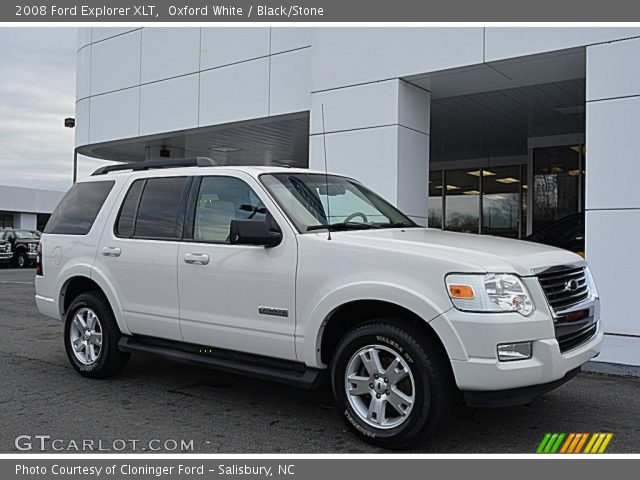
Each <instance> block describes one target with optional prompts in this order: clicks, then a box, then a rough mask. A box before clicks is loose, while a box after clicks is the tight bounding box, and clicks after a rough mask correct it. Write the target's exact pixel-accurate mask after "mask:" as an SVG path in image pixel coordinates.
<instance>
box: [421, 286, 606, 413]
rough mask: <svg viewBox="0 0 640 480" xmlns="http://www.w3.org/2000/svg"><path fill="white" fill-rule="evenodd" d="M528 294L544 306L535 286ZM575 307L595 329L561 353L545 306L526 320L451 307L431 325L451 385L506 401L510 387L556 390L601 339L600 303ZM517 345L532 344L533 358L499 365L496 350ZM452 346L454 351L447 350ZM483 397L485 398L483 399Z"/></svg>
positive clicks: (593, 352) (593, 353)
mask: <svg viewBox="0 0 640 480" xmlns="http://www.w3.org/2000/svg"><path fill="white" fill-rule="evenodd" d="M529 291H530V292H531V294H532V296H533V297H534V302H535V304H536V305H546V301H545V298H544V297H543V295H544V294H543V293H542V292H541V291H539V290H538V289H536V288H534V287H533V286H531V288H529ZM577 309H589V312H590V318H592V323H594V324H596V325H597V327H596V332H595V334H594V335H593V336H591V337H590V338H588V339H586V340H585V341H583V342H582V343H580V344H578V345H576V346H574V347H572V348H570V349H567V350H566V351H563V352H561V350H560V345H559V343H558V340H557V338H556V329H555V327H554V316H553V314H552V312H551V310H550V309H549V308H548V307H546V308H542V307H538V308H537V309H536V311H534V313H533V314H532V315H530V316H529V317H523V316H522V315H520V314H517V313H500V314H493V315H492V314H485V313H469V312H461V311H458V310H455V309H451V310H449V311H447V312H445V313H443V314H442V315H440V316H439V317H437V318H436V319H434V320H433V321H432V322H431V325H432V326H433V327H434V329H435V330H436V332H437V333H438V335H439V336H440V338H444V339H445V340H446V341H445V342H444V343H445V345H446V346H447V347H448V348H447V351H448V353H449V357H450V359H451V366H452V369H453V373H454V376H455V381H456V384H457V386H458V388H459V389H460V390H461V391H463V392H494V393H495V394H496V395H498V394H499V392H502V393H503V394H504V395H503V396H504V397H505V398H506V397H508V396H509V394H510V393H514V391H513V390H514V389H521V388H527V387H532V388H531V390H532V391H535V390H536V388H533V387H539V388H537V390H541V392H540V393H543V390H544V391H548V390H549V388H547V389H546V390H545V388H546V387H551V388H555V387H557V386H559V385H560V384H561V383H563V382H562V381H561V380H563V379H565V377H566V376H567V375H568V374H569V372H572V371H574V370H576V369H579V368H580V366H582V365H583V364H584V363H586V362H588V361H589V360H591V359H592V358H593V357H595V356H597V355H598V354H599V353H600V350H601V348H602V342H603V339H604V330H603V326H602V322H601V321H600V300H599V299H598V298H596V297H593V298H589V299H588V301H585V302H584V303H581V304H580V305H578V306H577ZM453 340H455V342H454V341H453ZM515 342H531V345H532V355H531V358H529V359H526V360H517V361H509V362H504V361H499V360H498V356H497V346H498V345H499V344H504V343H515ZM451 345H455V347H454V348H451V347H450V346H451ZM576 371H577V370H576ZM568 379H569V378H566V380H568ZM566 380H565V381H566ZM515 393H518V392H515ZM520 393H522V392H520ZM538 394H539V393H538ZM496 395H493V397H495V396H496ZM516 396H518V395H516ZM469 397H474V395H469ZM475 397H479V396H478V395H475ZM489 397H491V395H489ZM485 398H488V397H487V396H486V395H485ZM509 403H513V402H509ZM516 403H518V402H516ZM520 403H521V402H520ZM525 403H526V402H525Z"/></svg>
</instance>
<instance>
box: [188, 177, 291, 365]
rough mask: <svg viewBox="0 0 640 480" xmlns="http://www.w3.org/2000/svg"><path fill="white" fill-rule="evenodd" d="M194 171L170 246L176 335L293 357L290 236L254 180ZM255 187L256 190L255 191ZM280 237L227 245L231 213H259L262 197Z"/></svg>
mask: <svg viewBox="0 0 640 480" xmlns="http://www.w3.org/2000/svg"><path fill="white" fill-rule="evenodd" d="M254 181H255V180H253V179H252V178H251V177H248V178H246V179H242V178H238V177H234V176H225V175H211V176H202V177H196V179H195V180H194V187H193V191H192V195H191V202H190V206H189V207H188V208H189V211H188V214H187V225H186V234H185V239H184V240H183V241H182V242H181V244H180V247H179V251H178V288H179V297H180V327H181V331H182V337H183V339H184V341H186V342H189V343H194V344H198V345H206V346H213V347H219V348H225V349H230V350H239V351H244V352H251V353H255V354H258V355H266V356H271V357H277V358H283V359H288V360H295V359H296V355H295V342H294V332H295V274H296V262H297V242H296V239H295V236H294V234H293V232H292V231H291V229H290V228H289V226H288V225H287V224H285V223H286V222H284V220H283V219H282V217H280V216H279V213H277V212H275V209H274V208H273V205H270V204H269V203H267V202H263V200H262V199H261V198H260V195H259V194H258V193H256V192H257V191H260V192H261V188H260V186H259V185H255V187H256V188H252V187H251V186H250V184H249V182H254ZM261 193H262V192H261ZM265 204H267V205H270V206H269V208H270V210H271V211H272V212H273V213H274V214H275V220H276V222H277V223H278V224H279V226H280V228H281V230H282V233H283V239H282V242H281V243H280V244H279V245H277V246H276V247H271V248H265V247H263V246H254V245H231V244H230V243H229V231H230V224H231V220H234V219H254V220H263V219H264V218H265V215H266V205H265Z"/></svg>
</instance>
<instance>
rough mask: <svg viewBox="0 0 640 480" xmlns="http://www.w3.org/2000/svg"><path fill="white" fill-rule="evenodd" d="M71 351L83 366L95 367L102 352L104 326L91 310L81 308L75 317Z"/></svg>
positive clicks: (70, 331) (71, 334)
mask: <svg viewBox="0 0 640 480" xmlns="http://www.w3.org/2000/svg"><path fill="white" fill-rule="evenodd" d="M69 340H70V341H71V349H72V351H73V355H74V356H75V357H76V359H77V360H78V361H79V362H80V363H82V364H83V365H93V364H94V363H95V362H96V361H97V360H98V358H99V357H100V352H101V351H102V325H101V324H100V320H99V319H98V316H97V315H96V314H95V312H94V311H93V310H91V309H90V308H80V309H78V311H77V312H76V313H75V315H74V316H73V320H72V322H71V328H70V329H69Z"/></svg>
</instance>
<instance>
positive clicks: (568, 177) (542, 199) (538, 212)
mask: <svg viewBox="0 0 640 480" xmlns="http://www.w3.org/2000/svg"><path fill="white" fill-rule="evenodd" d="M583 153H584V146H583V145H571V146H569V145H566V146H557V147H543V148H536V149H534V150H533V181H532V182H531V184H532V188H533V191H532V200H531V206H532V224H531V230H532V233H537V232H540V231H542V230H544V229H546V228H548V227H550V226H551V225H553V224H554V223H556V222H558V221H559V220H561V219H563V218H565V217H569V216H571V215H575V214H578V213H580V212H582V210H583V204H584V200H583V199H584V197H583V196H584V187H583V185H584V183H583V182H584V170H583V164H584V162H583Z"/></svg>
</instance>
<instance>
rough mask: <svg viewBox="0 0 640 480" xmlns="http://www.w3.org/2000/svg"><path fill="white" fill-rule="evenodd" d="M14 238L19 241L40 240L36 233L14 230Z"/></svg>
mask: <svg viewBox="0 0 640 480" xmlns="http://www.w3.org/2000/svg"><path fill="white" fill-rule="evenodd" d="M16 238H18V239H20V240H40V235H39V234H38V232H33V231H31V230H16Z"/></svg>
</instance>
